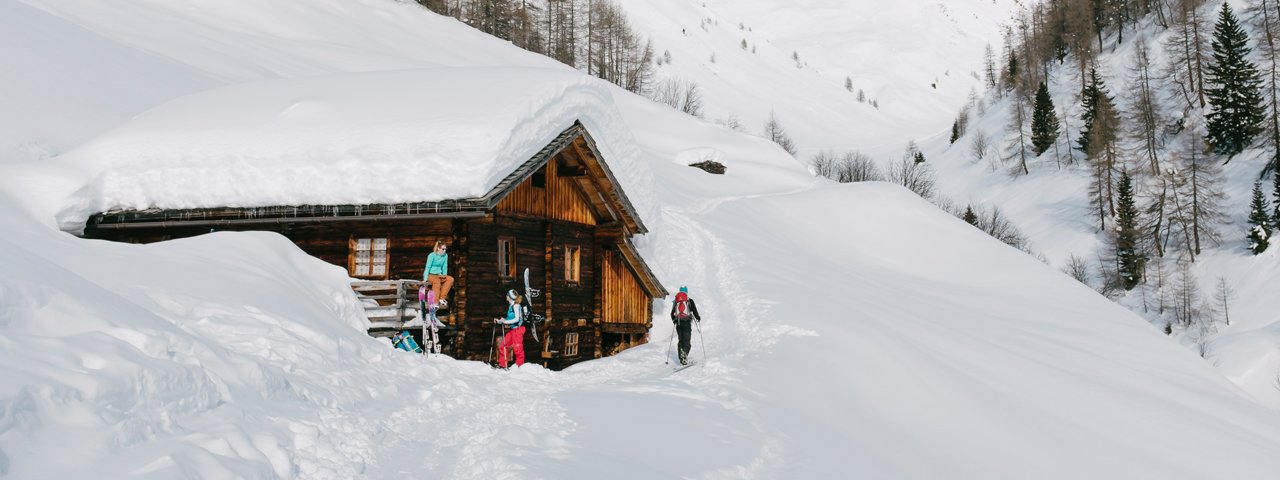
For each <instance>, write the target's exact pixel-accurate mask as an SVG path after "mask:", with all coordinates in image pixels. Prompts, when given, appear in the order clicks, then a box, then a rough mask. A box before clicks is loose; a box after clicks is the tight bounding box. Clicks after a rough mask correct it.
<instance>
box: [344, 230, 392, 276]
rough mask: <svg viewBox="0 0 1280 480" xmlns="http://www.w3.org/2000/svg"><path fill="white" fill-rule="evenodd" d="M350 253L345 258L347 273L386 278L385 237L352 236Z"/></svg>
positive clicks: (386, 245) (386, 244) (386, 243)
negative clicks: (346, 258)
mask: <svg viewBox="0 0 1280 480" xmlns="http://www.w3.org/2000/svg"><path fill="white" fill-rule="evenodd" d="M350 246H351V249H350V250H351V253H350V256H349V258H348V260H347V273H348V274H350V275H351V276H353V277H361V278H386V277H387V268H388V267H387V265H388V264H389V262H388V261H387V247H388V242H387V239H386V238H352V239H351V242H350Z"/></svg>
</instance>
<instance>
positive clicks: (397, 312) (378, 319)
mask: <svg viewBox="0 0 1280 480" xmlns="http://www.w3.org/2000/svg"><path fill="white" fill-rule="evenodd" d="M419 285H422V281H421V280H383V281H358V282H351V289H352V290H354V291H355V292H356V298H358V299H359V300H360V303H361V304H363V305H364V314H365V317H367V318H368V319H369V334H370V335H374V336H382V335H378V333H381V332H382V331H387V332H392V333H394V331H396V330H398V329H402V328H404V324H405V323H407V322H409V321H412V320H413V319H415V318H419V317H420V316H421V312H422V310H421V309H420V308H419V304H418V286H419ZM392 333H388V335H387V336H389V335H391V334H392Z"/></svg>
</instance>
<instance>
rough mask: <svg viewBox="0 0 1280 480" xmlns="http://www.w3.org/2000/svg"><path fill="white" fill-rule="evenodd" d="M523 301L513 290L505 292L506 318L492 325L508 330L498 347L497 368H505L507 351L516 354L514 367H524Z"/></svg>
mask: <svg viewBox="0 0 1280 480" xmlns="http://www.w3.org/2000/svg"><path fill="white" fill-rule="evenodd" d="M522 301H523V299H522V298H520V294H519V293H516V291H515V290H507V303H508V305H507V317H506V318H495V319H493V321H494V323H500V324H502V325H503V326H504V327H506V328H509V329H510V330H507V333H506V334H504V335H503V336H502V343H501V344H499V345H498V367H500V368H507V349H513V350H515V352H516V366H517V367H519V366H522V365H524V308H523V303H522Z"/></svg>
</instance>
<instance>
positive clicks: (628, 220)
mask: <svg viewBox="0 0 1280 480" xmlns="http://www.w3.org/2000/svg"><path fill="white" fill-rule="evenodd" d="M569 148H572V149H573V151H574V153H575V154H577V155H578V158H580V159H582V160H583V161H582V166H583V167H584V168H585V169H587V170H588V171H589V172H590V173H591V174H590V175H587V176H586V177H582V178H583V179H585V180H586V181H589V182H592V184H593V185H594V186H595V190H596V191H597V192H599V193H600V194H601V196H602V198H601V199H600V200H601V201H602V202H604V205H605V208H606V209H607V211H608V212H609V213H610V214H611V216H612V218H614V219H617V220H621V221H622V222H624V223H625V224H626V225H627V230H628V231H631V232H638V231H639V230H640V225H639V224H638V223H637V222H636V219H635V218H632V217H631V215H629V214H628V213H627V212H626V209H625V208H623V207H624V206H625V205H626V203H625V202H623V201H622V200H621V198H620V197H619V196H618V193H617V189H618V188H621V187H620V186H618V185H614V184H613V182H612V181H610V176H609V174H608V173H607V172H605V170H604V166H603V165H601V162H600V159H599V158H596V156H595V154H594V153H593V151H592V149H591V148H590V147H588V146H587V145H586V139H585V138H583V137H581V136H579V137H578V138H576V139H574V141H573V143H572V144H570V146H569Z"/></svg>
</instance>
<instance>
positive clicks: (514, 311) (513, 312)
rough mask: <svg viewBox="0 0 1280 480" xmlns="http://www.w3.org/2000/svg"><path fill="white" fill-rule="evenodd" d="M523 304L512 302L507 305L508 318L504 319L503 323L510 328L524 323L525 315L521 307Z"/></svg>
mask: <svg viewBox="0 0 1280 480" xmlns="http://www.w3.org/2000/svg"><path fill="white" fill-rule="evenodd" d="M521 308H522V305H520V304H512V305H509V306H507V318H505V319H503V320H502V324H503V325H506V326H507V327H509V328H516V327H520V326H523V325H524V315H521V311H520V309H521Z"/></svg>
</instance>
